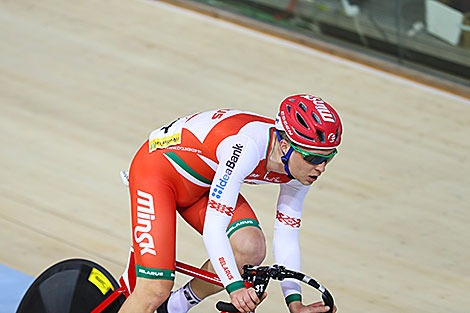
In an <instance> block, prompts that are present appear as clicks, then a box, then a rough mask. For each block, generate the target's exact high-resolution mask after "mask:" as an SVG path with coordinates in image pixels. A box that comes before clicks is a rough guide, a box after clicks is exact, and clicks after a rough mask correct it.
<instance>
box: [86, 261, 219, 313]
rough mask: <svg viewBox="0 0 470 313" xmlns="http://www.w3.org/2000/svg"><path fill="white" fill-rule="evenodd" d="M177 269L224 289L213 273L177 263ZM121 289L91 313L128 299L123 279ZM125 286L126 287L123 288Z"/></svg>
mask: <svg viewBox="0 0 470 313" xmlns="http://www.w3.org/2000/svg"><path fill="white" fill-rule="evenodd" d="M175 268H176V271H177V272H180V273H183V274H186V275H188V276H191V277H194V278H198V279H201V280H203V281H205V282H208V283H211V284H214V285H217V286H220V287H224V285H223V284H222V282H221V281H220V278H219V277H218V276H217V275H216V274H214V273H211V272H208V271H205V270H202V269H200V268H197V267H194V266H192V265H189V264H185V263H183V262H179V261H176V263H175ZM120 281H121V288H119V289H116V290H115V291H114V292H113V293H112V294H111V295H110V296H109V297H108V298H106V300H105V301H103V302H102V303H101V304H100V305H99V306H97V307H96V308H95V309H94V310H93V311H91V313H101V312H102V311H103V310H104V309H106V308H107V307H108V305H110V304H111V303H112V302H113V301H114V300H116V299H117V298H118V297H119V296H120V295H125V296H126V297H127V296H128V295H129V291H128V289H127V287H126V286H125V285H124V284H122V282H123V279H122V277H121V279H120ZM123 285H124V286H123Z"/></svg>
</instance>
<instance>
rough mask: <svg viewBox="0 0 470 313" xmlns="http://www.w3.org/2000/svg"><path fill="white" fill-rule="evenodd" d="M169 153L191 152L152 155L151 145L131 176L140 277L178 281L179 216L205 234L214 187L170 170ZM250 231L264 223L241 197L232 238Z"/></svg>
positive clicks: (141, 154) (140, 154)
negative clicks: (176, 275) (240, 232)
mask: <svg viewBox="0 0 470 313" xmlns="http://www.w3.org/2000/svg"><path fill="white" fill-rule="evenodd" d="M165 153H167V154H168V153H180V154H184V153H185V152H180V151H177V152H175V150H170V149H159V150H157V151H154V152H152V153H148V142H147V143H145V144H144V145H143V146H142V147H141V149H140V150H139V151H138V152H137V154H136V156H135V157H134V159H133V161H132V164H131V168H130V171H129V191H130V198H131V210H132V213H131V216H132V237H133V247H134V251H135V253H134V256H135V264H136V275H137V277H144V278H150V279H164V280H174V276H175V251H176V248H175V241H176V212H179V214H180V215H181V216H182V218H183V219H184V220H185V221H186V222H187V223H188V224H189V225H191V226H192V227H193V228H194V229H195V230H197V231H198V232H199V233H201V234H202V230H203V227H204V218H205V213H206V209H207V205H208V199H209V187H201V186H197V185H195V184H192V183H191V182H189V181H188V180H186V179H185V178H184V177H181V175H180V174H179V173H178V172H177V171H176V170H175V169H174V168H173V167H172V166H170V163H169V161H168V159H167V157H165V155H164V154H165ZM186 153H188V152H186ZM183 157H186V158H187V157H188V155H186V156H184V155H183ZM246 226H254V227H258V228H259V222H258V219H257V217H256V215H255V213H254V211H253V209H252V208H251V207H250V205H249V204H248V202H247V201H246V200H245V198H244V197H243V196H242V195H239V197H238V201H237V204H236V208H235V211H234V214H233V216H232V219H231V221H230V224H229V226H228V228H227V235H228V236H230V235H232V234H233V233H234V232H235V231H236V230H238V229H240V228H242V227H246Z"/></svg>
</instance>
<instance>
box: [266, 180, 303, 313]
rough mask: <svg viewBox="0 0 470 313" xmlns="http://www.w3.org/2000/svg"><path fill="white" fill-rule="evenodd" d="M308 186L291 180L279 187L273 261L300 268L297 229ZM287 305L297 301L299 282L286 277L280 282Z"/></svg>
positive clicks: (288, 266)
mask: <svg viewBox="0 0 470 313" xmlns="http://www.w3.org/2000/svg"><path fill="white" fill-rule="evenodd" d="M308 190H309V186H304V185H302V184H301V183H299V182H298V181H295V180H292V181H290V182H289V183H287V184H283V185H281V187H280V193H279V199H278V203H277V212H276V220H275V223H274V239H273V251H274V261H275V263H276V264H280V265H284V266H285V267H287V268H289V269H292V270H295V271H300V264H301V262H300V245H299V230H300V223H301V218H302V206H303V202H304V199H305V196H306V194H307V192H308ZM281 288H282V291H283V293H284V297H285V299H286V303H287V305H289V303H291V302H293V301H301V290H300V282H298V281H295V280H289V279H286V280H284V281H282V282H281Z"/></svg>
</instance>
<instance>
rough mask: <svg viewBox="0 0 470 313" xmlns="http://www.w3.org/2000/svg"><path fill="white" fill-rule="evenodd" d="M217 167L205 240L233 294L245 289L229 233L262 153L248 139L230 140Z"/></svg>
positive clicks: (222, 146)
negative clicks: (246, 182)
mask: <svg viewBox="0 0 470 313" xmlns="http://www.w3.org/2000/svg"><path fill="white" fill-rule="evenodd" d="M217 159H218V160H219V165H218V167H217V170H216V173H215V176H214V180H213V182H212V186H211V189H210V192H209V202H208V206H207V211H206V216H205V222H204V229H203V240H204V244H205V246H206V249H207V252H208V254H209V258H210V260H211V263H212V265H213V267H214V269H215V271H216V273H217V275H218V276H219V277H220V279H221V281H222V283H223V284H224V286H225V288H226V289H227V291H228V292H229V293H231V292H233V291H235V290H238V289H241V288H244V284H243V280H242V278H241V276H240V273H239V271H238V267H237V264H236V262H235V257H234V254H233V250H232V247H231V245H230V241H229V239H228V237H227V234H226V229H227V226H228V225H229V223H230V220H231V219H232V215H233V211H234V208H235V206H236V203H237V199H238V194H239V192H240V188H241V185H242V183H243V180H244V178H245V177H246V176H248V175H249V174H250V173H251V172H252V171H253V170H254V168H255V167H256V165H257V163H258V161H259V151H258V148H257V146H256V144H255V143H254V142H253V140H252V139H250V138H249V137H247V136H244V135H235V136H231V137H228V138H226V139H225V140H224V141H223V142H221V143H220V144H219V146H218V148H217Z"/></svg>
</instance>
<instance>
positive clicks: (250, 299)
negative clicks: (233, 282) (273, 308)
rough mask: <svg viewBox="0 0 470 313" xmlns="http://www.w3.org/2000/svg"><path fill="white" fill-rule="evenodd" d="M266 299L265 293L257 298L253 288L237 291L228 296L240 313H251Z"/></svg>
mask: <svg viewBox="0 0 470 313" xmlns="http://www.w3.org/2000/svg"><path fill="white" fill-rule="evenodd" d="M264 298H266V292H265V293H264V294H263V297H262V298H261V299H259V298H258V295H257V294H256V291H255V289H254V288H252V287H250V288H248V289H246V288H243V289H238V290H235V291H234V292H232V293H231V294H230V299H231V302H232V304H233V305H234V306H235V307H236V308H237V309H238V311H240V312H242V313H249V312H253V311H254V310H255V308H256V306H257V305H258V304H260V303H261V301H263V300H264Z"/></svg>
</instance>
